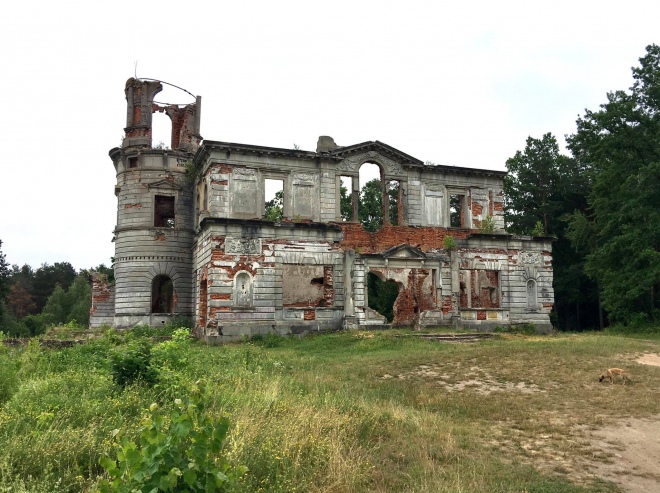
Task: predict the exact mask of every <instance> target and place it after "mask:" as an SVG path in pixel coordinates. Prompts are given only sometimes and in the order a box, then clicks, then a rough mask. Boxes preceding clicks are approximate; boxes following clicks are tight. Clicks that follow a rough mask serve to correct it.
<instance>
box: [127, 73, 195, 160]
mask: <svg viewBox="0 0 660 493" xmlns="http://www.w3.org/2000/svg"><path fill="white" fill-rule="evenodd" d="M163 84H168V83H167V82H162V81H158V80H151V79H135V78H132V77H131V78H130V79H128V80H127V81H126V88H125V89H124V92H125V94H126V128H125V129H124V131H125V137H124V141H123V143H122V147H123V148H128V147H133V148H152V138H153V133H152V132H153V114H154V113H155V112H161V113H165V114H166V115H167V116H168V117H169V118H170V120H171V122H172V133H171V142H170V148H171V149H174V150H180V151H184V152H189V153H191V154H193V153H195V152H196V151H197V149H198V148H199V144H200V142H201V141H202V136H201V135H200V116H201V104H202V98H201V96H194V97H195V102H194V103H190V104H186V105H179V104H167V103H157V102H155V101H154V98H155V96H156V95H157V94H158V93H159V92H161V91H162V90H163ZM168 85H172V84H168ZM172 86H173V85H172ZM173 87H176V88H177V89H181V88H179V87H177V86H173ZM184 91H185V90H184ZM185 92H187V93H188V91H185ZM188 94H190V93H188ZM191 95H192V94H191Z"/></svg>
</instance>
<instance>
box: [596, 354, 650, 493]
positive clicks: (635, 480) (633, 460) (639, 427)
mask: <svg viewBox="0 0 660 493" xmlns="http://www.w3.org/2000/svg"><path fill="white" fill-rule="evenodd" d="M635 361H637V363H640V364H642V365H652V366H660V354H653V353H646V354H643V355H642V356H640V357H639V358H637V359H636V360H635ZM659 398H660V396H659ZM592 437H593V446H594V447H597V448H600V449H601V450H603V451H604V452H607V453H611V454H612V455H613V459H614V460H613V462H612V463H608V464H604V463H598V464H597V465H594V466H595V471H594V472H595V474H596V475H598V476H600V477H602V478H604V479H608V480H610V481H614V482H615V483H617V484H618V485H619V486H620V487H621V488H622V489H623V490H624V491H626V492H629V493H657V492H660V416H656V417H655V418H654V419H628V420H625V421H623V422H622V423H620V424H618V425H617V426H615V427H605V428H602V429H599V430H597V431H595V432H593V435H592Z"/></svg>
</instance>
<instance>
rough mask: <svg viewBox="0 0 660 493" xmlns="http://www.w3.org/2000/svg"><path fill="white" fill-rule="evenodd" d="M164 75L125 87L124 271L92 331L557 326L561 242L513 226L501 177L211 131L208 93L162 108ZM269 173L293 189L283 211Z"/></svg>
mask: <svg viewBox="0 0 660 493" xmlns="http://www.w3.org/2000/svg"><path fill="white" fill-rule="evenodd" d="M163 84H164V83H163V82H160V81H155V80H143V79H133V78H131V79H129V80H128V81H127V83H126V88H125V94H126V101H127V121H126V128H125V137H124V139H123V142H122V146H121V147H117V148H114V149H112V150H111V151H110V158H111V159H112V163H113V165H114V167H115V170H116V173H117V184H116V186H115V195H116V196H117V225H116V228H115V232H114V234H115V238H114V241H115V258H114V276H115V280H114V283H108V282H107V280H105V279H104V278H103V277H101V276H96V277H95V279H94V285H93V290H92V291H93V292H92V309H91V312H92V316H91V325H92V326H93V327H99V326H102V325H105V324H107V325H110V326H114V327H119V328H121V327H131V326H134V325H136V324H148V325H151V326H157V325H161V324H164V323H167V322H169V321H171V320H172V319H173V318H174V317H177V316H186V317H191V318H192V319H193V320H194V324H195V326H196V330H197V334H198V336H199V337H200V338H202V339H204V340H206V341H209V342H221V341H229V340H233V339H236V338H240V337H242V336H244V335H247V336H253V335H256V334H267V333H277V334H291V333H305V332H309V331H324V330H334V329H341V328H363V327H371V326H389V325H394V326H417V327H437V326H454V327H471V328H477V329H492V328H493V327H495V326H497V325H500V326H503V325H508V324H518V323H533V324H535V325H536V326H537V328H539V329H548V328H550V327H551V325H550V319H549V314H550V311H551V309H552V306H553V302H554V293H553V289H552V244H551V239H549V238H541V237H530V236H514V235H511V234H508V233H506V232H505V230H504V196H503V190H502V189H503V179H504V176H505V174H506V173H505V172H502V171H488V170H481V169H471V168H461V167H454V166H439V165H427V164H424V163H423V162H422V161H420V160H419V159H416V158H414V157H412V156H410V155H408V154H406V153H404V152H401V151H399V150H397V149H395V148H394V147H391V146H389V145H387V144H384V143H382V142H379V141H370V142H362V143H359V144H354V145H349V146H339V145H336V144H335V142H334V141H333V139H332V138H330V137H320V138H319V140H318V145H317V148H316V151H314V152H312V151H303V150H299V149H279V148H273V147H264V146H259V145H248V144H236V143H230V142H221V141H213V140H202V137H201V135H200V113H201V98H200V97H196V98H195V101H194V102H192V103H190V104H188V105H169V104H164V103H157V102H155V99H154V98H155V96H156V94H158V93H159V92H160V91H161V90H162V89H163ZM156 112H161V113H165V114H166V115H167V116H169V118H170V120H171V123H172V140H171V144H170V148H160V147H162V146H153V145H152V118H153V114H154V113H156ZM365 163H372V164H375V165H377V166H378V168H379V170H380V183H381V189H382V227H381V228H380V229H378V230H377V231H374V232H369V231H366V230H365V229H364V228H363V227H362V225H361V223H360V220H359V217H358V198H359V181H358V177H359V171H360V167H361V166H362V165H363V164H365ZM271 180H272V181H274V182H275V183H276V184H279V185H280V186H281V191H282V194H281V203H282V212H281V217H277V218H276V219H275V220H272V217H270V216H266V212H267V207H266V206H267V197H266V183H269V182H270V181H271ZM342 184H344V186H345V187H346V188H347V189H348V196H349V197H350V200H351V201H352V202H351V205H352V210H350V207H349V212H348V214H347V213H346V207H344V211H343V212H344V213H343V214H342V207H341V203H342V200H341V197H342ZM343 202H344V204H346V199H344V201H343ZM393 205H395V207H394V208H393V207H392V206H393ZM342 216H343V217H342ZM484 224H489V225H490V228H484V227H483V226H484ZM484 231H489V232H484ZM447 237H451V238H449V239H446V238H447ZM370 276H376V278H377V279H378V280H380V281H381V282H389V283H395V285H396V289H398V296H397V297H396V299H395V301H394V305H393V307H392V313H393V320H392V321H391V322H388V321H387V320H386V319H385V317H384V316H383V315H381V314H380V313H378V312H377V311H375V310H374V309H372V308H369V289H368V286H369V285H372V283H370V282H368V280H369V279H370ZM371 279H372V280H373V278H371ZM395 295H396V292H395Z"/></svg>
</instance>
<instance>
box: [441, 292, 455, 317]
mask: <svg viewBox="0 0 660 493" xmlns="http://www.w3.org/2000/svg"><path fill="white" fill-rule="evenodd" d="M453 309H454V306H453V304H452V301H451V296H443V297H442V313H444V314H445V315H446V314H447V313H451V312H452V310H453Z"/></svg>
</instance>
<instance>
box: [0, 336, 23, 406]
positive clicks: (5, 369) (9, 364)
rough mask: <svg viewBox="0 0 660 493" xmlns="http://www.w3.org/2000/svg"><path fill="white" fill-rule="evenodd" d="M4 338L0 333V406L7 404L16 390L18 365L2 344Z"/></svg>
mask: <svg viewBox="0 0 660 493" xmlns="http://www.w3.org/2000/svg"><path fill="white" fill-rule="evenodd" d="M4 338H5V336H4V334H3V333H2V331H0V404H3V403H5V402H7V401H8V400H9V398H10V397H11V396H12V394H13V393H14V392H15V391H16V389H17V388H18V378H17V376H16V374H17V373H18V368H19V363H18V360H17V358H14V357H12V355H11V354H9V350H8V349H7V348H6V347H5V346H4V344H3V343H2V340H3V339H4Z"/></svg>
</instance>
